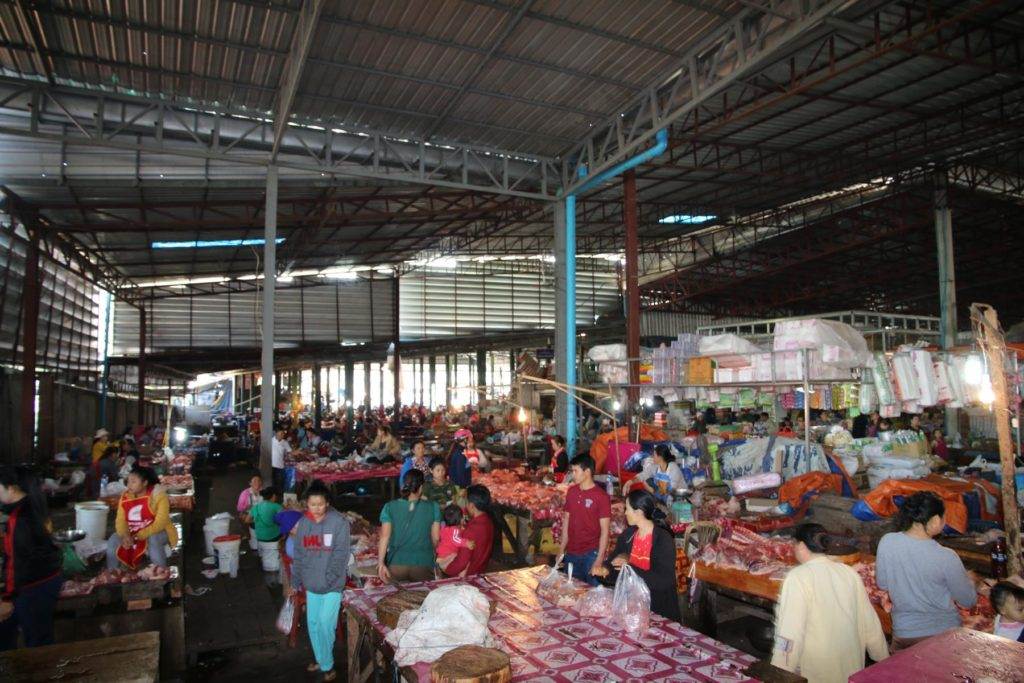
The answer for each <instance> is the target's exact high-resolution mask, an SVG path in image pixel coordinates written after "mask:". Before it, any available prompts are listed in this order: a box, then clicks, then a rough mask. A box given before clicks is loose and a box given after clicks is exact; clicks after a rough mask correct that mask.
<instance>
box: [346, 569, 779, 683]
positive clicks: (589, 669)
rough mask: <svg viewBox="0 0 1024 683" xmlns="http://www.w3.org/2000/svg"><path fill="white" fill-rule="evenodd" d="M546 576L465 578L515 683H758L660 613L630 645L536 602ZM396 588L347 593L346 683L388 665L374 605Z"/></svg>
mask: <svg viewBox="0 0 1024 683" xmlns="http://www.w3.org/2000/svg"><path fill="white" fill-rule="evenodd" d="M548 571H549V568H548V567H528V568H524V569H515V570H512V571H506V572H496V573H493V574H481V575H477V576H472V577H469V578H468V579H467V580H466V582H467V583H469V584H470V585H472V586H475V587H476V588H478V589H479V590H480V591H481V592H483V593H484V595H485V596H487V598H488V600H490V601H491V603H492V605H493V610H492V616H491V618H490V621H489V623H488V629H489V630H490V632H491V635H492V637H493V638H494V639H495V641H496V645H495V647H497V648H498V649H500V650H503V651H504V652H506V653H508V655H509V657H510V658H511V663H512V680H513V681H535V680H541V679H543V680H546V681H551V682H552V683H569V682H570V681H608V680H626V679H629V680H635V681H664V680H668V679H673V680H692V681H700V682H702V683H711V682H712V681H721V680H732V681H749V680H753V679H754V678H755V674H753V673H751V671H750V670H749V669H750V667H752V666H753V665H755V664H756V663H757V660H756V659H755V658H754V657H751V656H750V655H747V654H744V653H742V652H740V651H738V650H736V649H734V648H732V647H729V646H728V645H725V644H723V643H720V642H717V641H715V640H714V639H712V638H709V637H707V636H705V635H702V634H700V633H698V632H696V631H694V630H692V629H689V628H686V627H684V626H682V625H680V624H676V623H674V622H669V621H667V620H665V619H663V618H661V617H659V616H657V615H652V616H651V628H650V630H649V631H648V633H647V635H646V636H644V637H643V638H641V639H639V640H635V639H633V638H630V637H628V636H626V635H625V634H624V633H623V632H622V629H621V628H620V627H619V626H618V625H617V624H613V623H611V622H610V620H608V619H590V618H582V617H580V616H579V613H578V612H577V611H576V610H575V609H574V608H559V607H557V606H555V605H553V604H552V603H550V602H548V601H546V600H544V599H542V598H539V597H538V596H537V595H536V592H535V591H536V586H537V583H538V582H539V581H540V580H541V578H542V577H543V576H544V575H545V574H547V572H548ZM453 583H458V580H457V579H446V580H442V581H429V582H425V583H415V584H406V585H404V586H402V588H404V589H408V590H416V589H423V590H431V589H433V588H435V587H438V586H442V585H451V584H453ZM580 585H581V586H582V584H580ZM396 590H398V588H397V587H395V586H382V587H377V588H367V589H360V590H353V591H346V592H345V619H346V636H347V647H348V672H347V673H348V676H347V680H348V681H349V682H350V683H363V682H364V681H367V680H370V679H371V678H374V676H375V674H379V673H381V670H382V669H385V670H386V669H388V668H390V667H391V662H392V660H393V659H394V654H395V653H394V649H393V648H392V647H391V646H390V644H388V643H387V642H386V640H385V638H386V636H387V634H388V633H389V632H390V630H389V629H388V628H387V627H386V626H384V625H383V624H381V623H380V621H379V620H378V619H377V618H376V614H375V606H376V604H377V602H378V601H379V600H380V599H381V598H383V597H385V596H386V595H389V594H390V593H393V592H395V591H396ZM762 670H763V667H762ZM397 673H398V675H399V676H400V677H401V678H402V679H404V680H406V681H409V682H410V683H413V682H417V681H429V680H430V665H429V664H427V663H424V662H418V663H415V664H413V665H411V666H406V667H401V668H400V669H399V670H398V671H397ZM757 678H758V679H759V680H761V679H768V678H771V677H767V676H763V675H762V676H757ZM384 679H385V680H386V679H387V676H385V677H384ZM790 680H791V679H790Z"/></svg>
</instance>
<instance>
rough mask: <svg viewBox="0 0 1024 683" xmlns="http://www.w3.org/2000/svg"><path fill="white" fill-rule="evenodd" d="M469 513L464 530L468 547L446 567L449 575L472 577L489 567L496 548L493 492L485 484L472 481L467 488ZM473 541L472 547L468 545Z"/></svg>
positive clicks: (463, 533) (460, 550) (467, 509)
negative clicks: (492, 503)
mask: <svg viewBox="0 0 1024 683" xmlns="http://www.w3.org/2000/svg"><path fill="white" fill-rule="evenodd" d="M466 512H467V514H468V515H469V522H468V523H467V524H466V528H465V529H463V530H462V539H463V540H464V541H465V542H466V545H465V547H463V548H460V549H459V552H458V554H457V555H456V556H455V559H454V560H452V562H451V564H449V565H448V566H447V567H445V569H444V573H445V574H447V575H448V576H458V575H460V574H462V575H464V576H473V575H474V574H482V573H483V572H485V571H486V570H487V565H488V563H489V562H490V561H491V553H492V552H493V551H494V511H493V509H492V507H491V492H490V491H489V490H488V489H487V487H486V486H483V485H482V484H473V485H472V486H470V487H469V488H468V489H466ZM470 543H472V545H473V547H469V546H470Z"/></svg>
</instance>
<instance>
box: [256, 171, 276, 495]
mask: <svg viewBox="0 0 1024 683" xmlns="http://www.w3.org/2000/svg"><path fill="white" fill-rule="evenodd" d="M263 220H264V224H263V334H262V335H261V339H260V343H261V351H262V354H261V363H260V369H261V372H262V375H263V386H262V387H261V390H260V410H261V412H260V472H262V473H263V478H264V481H270V475H271V471H270V448H271V444H272V443H273V438H274V418H275V417H276V413H277V405H276V402H275V400H274V397H275V394H274V287H275V286H276V284H277V167H276V166H268V167H267V200H266V210H265V211H264V212H263Z"/></svg>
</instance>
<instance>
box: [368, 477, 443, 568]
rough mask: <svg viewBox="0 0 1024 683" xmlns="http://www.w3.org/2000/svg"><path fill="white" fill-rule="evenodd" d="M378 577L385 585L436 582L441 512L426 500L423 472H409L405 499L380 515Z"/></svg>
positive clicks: (406, 479)
mask: <svg viewBox="0 0 1024 683" xmlns="http://www.w3.org/2000/svg"><path fill="white" fill-rule="evenodd" d="M380 522H381V528H380V545H379V546H378V553H377V558H378V559H377V575H378V576H379V577H380V580H381V581H384V582H395V583H401V582H404V581H429V580H430V579H432V578H434V556H435V555H434V549H435V548H436V547H437V544H438V541H439V540H440V538H441V508H440V506H439V505H438V504H437V503H435V502H434V501H432V500H425V499H424V498H423V472H421V471H419V470H409V472H408V474H406V475H405V483H404V484H403V485H402V497H401V498H399V499H398V500H393V501H391V502H390V503H388V504H387V505H385V506H384V509H383V510H381V513H380Z"/></svg>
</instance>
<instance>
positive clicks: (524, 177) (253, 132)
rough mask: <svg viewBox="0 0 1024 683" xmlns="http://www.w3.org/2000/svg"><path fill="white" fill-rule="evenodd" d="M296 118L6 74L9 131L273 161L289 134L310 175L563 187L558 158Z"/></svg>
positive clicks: (492, 187) (295, 156) (294, 167)
mask: <svg viewBox="0 0 1024 683" xmlns="http://www.w3.org/2000/svg"><path fill="white" fill-rule="evenodd" d="M288 123H289V125H287V126H284V127H283V129H281V130H280V131H277V130H276V129H275V127H274V123H273V122H270V121H267V120H266V119H265V118H262V117H260V116H257V115H255V114H254V113H253V112H251V111H239V110H231V109H228V108H226V107H218V108H213V107H211V108H204V109H202V110H199V109H197V108H196V106H195V104H194V103H189V102H176V101H173V100H161V99H155V98H146V97H139V96H135V95H126V94H121V93H110V92H105V91H104V92H99V91H95V90H89V89H81V88H70V87H63V86H61V87H50V86H47V85H45V84H42V83H38V82H33V81H23V80H16V79H0V134H8V135H14V136H18V137H28V138H33V139H40V140H50V141H53V142H58V143H62V144H64V145H68V146H70V147H75V146H83V147H99V148H109V149H118V150H123V151H129V152H132V153H135V154H139V155H150V154H153V155H158V156H159V155H167V154H172V155H179V156H183V157H191V158H196V159H203V160H209V161H211V162H214V161H215V162H222V163H232V164H237V165H239V166H250V167H252V166H255V167H258V168H263V167H265V166H266V165H267V164H268V163H270V162H271V160H272V159H274V154H275V142H274V141H275V139H277V136H278V132H280V137H279V141H278V143H277V150H276V160H275V161H274V163H275V165H277V166H278V167H279V168H281V169H288V170H290V171H299V172H303V173H307V174H311V176H310V177H315V178H321V179H322V178H336V177H355V178H367V179H372V180H377V181H387V182H396V183H411V184H414V185H428V186H437V187H448V188H455V189H464V190H471V191H475V192H485V193H493V194H502V195H510V196H519V197H527V198H530V199H540V200H551V199H553V198H554V196H555V195H556V193H557V191H558V189H559V182H558V171H557V165H556V162H555V161H554V160H552V159H547V158H543V157H536V156H534V157H527V156H524V155H523V154H522V153H521V152H516V151H510V150H500V149H492V148H488V147H483V146H469V145H462V144H457V143H453V144H450V143H446V142H444V143H442V142H432V141H429V140H426V139H415V138H398V137H392V136H389V135H386V134H383V133H380V132H376V131H372V130H368V131H363V130H359V131H352V130H345V129H341V128H328V127H326V126H323V125H321V124H319V123H305V122H300V121H298V120H291V121H289V122H288ZM257 172H258V171H257Z"/></svg>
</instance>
